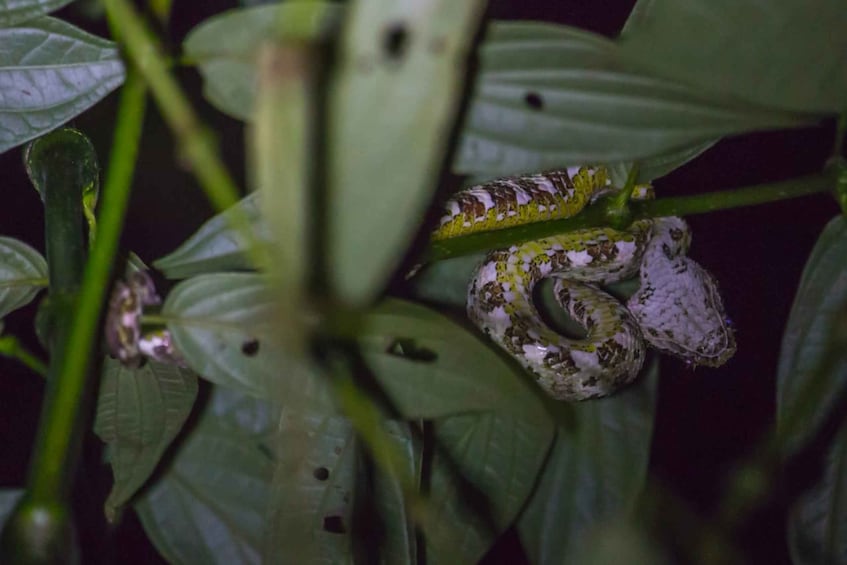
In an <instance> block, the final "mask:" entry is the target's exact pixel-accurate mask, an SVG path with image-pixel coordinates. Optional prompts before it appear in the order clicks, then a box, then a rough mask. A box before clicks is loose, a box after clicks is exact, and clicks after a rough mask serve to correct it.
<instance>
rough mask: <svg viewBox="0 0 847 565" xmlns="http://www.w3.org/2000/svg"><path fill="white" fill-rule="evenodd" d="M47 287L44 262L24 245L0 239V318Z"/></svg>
mask: <svg viewBox="0 0 847 565" xmlns="http://www.w3.org/2000/svg"><path fill="white" fill-rule="evenodd" d="M45 286H47V261H45V260H44V257H42V256H41V253H39V252H38V251H36V250H35V249H33V248H32V247H30V246H29V245H27V244H26V243H24V242H22V241H20V240H17V239H14V238H11V237H3V236H0V318H2V317H3V316H5V315H6V314H8V313H9V312H12V311H13V310H16V309H18V308H20V307H21V306H24V305H26V304H28V303H29V302H30V301H31V300H32V299H33V298H35V295H36V294H38V291H39V290H41V289H42V288H44V287H45Z"/></svg>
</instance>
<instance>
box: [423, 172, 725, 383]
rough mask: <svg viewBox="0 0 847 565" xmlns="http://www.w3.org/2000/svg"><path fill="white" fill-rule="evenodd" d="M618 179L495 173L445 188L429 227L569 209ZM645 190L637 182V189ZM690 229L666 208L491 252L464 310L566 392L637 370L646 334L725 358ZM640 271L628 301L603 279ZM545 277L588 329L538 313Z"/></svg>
mask: <svg viewBox="0 0 847 565" xmlns="http://www.w3.org/2000/svg"><path fill="white" fill-rule="evenodd" d="M613 190H614V189H613V188H612V187H611V184H610V182H609V179H608V175H607V173H606V170H605V169H604V168H603V167H574V168H569V169H567V170H559V171H553V172H549V173H545V174H539V175H530V176H523V177H515V178H508V179H501V180H497V181H493V182H491V183H487V184H484V185H480V186H475V187H472V188H469V189H467V190H464V191H462V192H459V193H457V194H456V195H455V196H454V197H453V198H452V199H450V200H449V201H448V202H447V204H446V206H445V214H444V216H443V217H442V218H441V222H440V226H439V227H438V228H437V229H436V230H435V232H434V233H433V235H432V238H433V239H435V240H438V239H448V238H451V237H457V236H460V235H465V234H469V233H475V232H480V231H489V230H494V229H501V228H504V227H510V226H514V225H520V224H524V223H529V222H535V221H543V220H547V219H555V218H566V217H570V216H574V215H576V214H578V213H579V212H580V211H581V210H582V209H583V208H584V207H585V206H586V205H587V204H589V203H590V202H592V201H593V200H595V199H596V198H597V197H598V196H600V195H603V194H607V193H609V192H612V191H613ZM645 195H646V190H645V188H644V187H641V188H639V189H638V193H637V194H635V197H644V196H645ZM690 240H691V237H690V232H689V230H688V226H687V225H686V224H685V222H684V221H683V220H682V219H681V218H677V217H669V218H656V219H652V220H639V221H636V222H634V223H633V224H632V225H631V226H630V227H629V228H627V229H626V230H622V231H621V230H615V229H612V228H592V229H585V230H580V231H575V232H571V233H567V234H564V235H560V236H555V237H547V238H544V239H540V240H536V241H530V242H526V243H523V244H520V245H513V246H511V247H509V248H508V249H501V250H496V251H492V252H491V253H489V254H488V256H487V257H486V258H485V260H484V261H483V263H482V264H481V265H480V266H479V268H478V269H477V271H476V274H475V276H474V278H473V280H472V282H471V284H470V288H469V290H468V304H467V310H468V315H469V317H470V318H471V320H473V321H474V323H475V324H476V325H477V326H478V327H479V328H480V329H482V330H483V331H484V332H485V333H486V334H488V335H489V336H490V337H491V339H492V340H493V341H494V342H495V343H497V344H498V345H499V346H500V347H502V348H503V349H505V350H506V351H507V352H508V353H509V354H511V355H512V356H513V357H515V358H516V359H517V360H518V361H519V362H520V363H521V364H522V365H523V366H525V367H526V368H527V369H529V370H530V371H531V372H533V373H534V374H535V375H536V377H537V381H538V383H539V384H540V385H541V386H542V387H543V388H544V389H545V390H546V391H547V392H548V393H549V394H550V395H551V396H553V397H554V398H557V399H561V400H583V399H587V398H593V397H598V396H605V395H608V394H611V393H612V392H614V391H615V390H617V389H618V388H620V387H622V386H624V385H625V384H627V383H629V382H630V381H632V380H633V379H634V378H635V377H636V376H637V375H638V372H639V370H640V369H641V365H642V364H643V361H644V356H645V349H646V346H645V341H646V342H647V343H649V344H650V345H652V346H653V347H655V348H656V349H658V350H660V351H663V352H667V353H671V354H674V355H676V356H678V357H681V358H682V359H684V360H686V361H687V362H689V363H690V364H692V365H707V366H719V365H721V364H723V363H724V362H725V361H726V360H728V359H729V358H730V357H731V356H732V355H733V354H734V352H735V338H734V335H733V331H732V328H731V327H730V326H729V324H728V321H727V317H726V315H725V313H724V308H723V303H722V301H721V297H720V294H719V293H718V289H717V283H716V282H715V280H714V278H713V277H712V276H711V275H710V274H709V273H708V272H707V271H706V270H705V269H703V268H702V267H701V266H700V265H698V264H697V263H696V262H694V261H693V260H692V259H690V258H688V257H686V256H685V254H686V253H687V251H688V246H689V243H690ZM636 273H639V276H640V280H641V286H640V288H639V290H638V292H636V293H635V295H633V296H632V297H631V298H630V300H629V301H628V303H627V305H626V307H625V306H624V305H623V304H621V303H620V302H618V301H617V300H616V299H614V298H613V297H611V296H610V295H608V294H606V293H605V292H603V291H602V290H601V289H600V288H599V285H605V284H609V283H613V282H617V281H620V280H624V279H626V278H629V277H631V276H633V275H635V274H636ZM547 277H554V278H555V283H554V293H555V297H556V299H557V301H558V302H559V304H561V305H562V307H563V308H565V309H566V310H567V311H568V312H569V314H570V316H571V317H572V318H573V319H574V320H575V321H576V322H578V323H579V324H581V325H582V326H583V327H584V328H585V330H586V331H587V336H586V337H585V339H570V338H567V337H565V336H563V335H560V334H558V333H556V332H555V331H553V330H552V329H550V328H549V327H548V326H547V325H546V324H545V323H544V321H543V320H542V319H541V316H540V315H539V313H538V310H537V309H536V307H535V305H534V303H533V290H534V289H535V287H536V285H537V284H538V282H539V281H541V280H542V279H544V278H547Z"/></svg>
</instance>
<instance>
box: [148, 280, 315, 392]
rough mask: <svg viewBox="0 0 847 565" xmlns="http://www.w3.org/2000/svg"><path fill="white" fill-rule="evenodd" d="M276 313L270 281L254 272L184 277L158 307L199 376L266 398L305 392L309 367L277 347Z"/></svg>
mask: <svg viewBox="0 0 847 565" xmlns="http://www.w3.org/2000/svg"><path fill="white" fill-rule="evenodd" d="M275 312H276V301H275V299H274V294H273V288H272V286H271V285H270V284H269V283H268V280H267V279H266V278H265V277H264V276H262V275H258V274H255V273H219V274H210V275H200V276H197V277H193V278H191V279H188V280H185V281H182V282H181V283H180V284H178V285H177V286H176V287H174V289H173V290H172V291H171V292H170V294H168V296H167V298H166V299H165V304H164V306H163V308H162V314H163V316H165V318H166V319H167V326H168V329H169V330H170V331H171V334H172V336H173V340H174V344H175V345H176V348H177V350H178V351H180V352H181V353H182V354H183V356H184V357H185V359H186V361H187V362H188V365H189V366H190V367H191V368H192V369H193V370H194V371H195V372H196V373H197V374H198V375H202V376H203V377H204V378H206V379H208V380H210V381H212V382H215V383H218V384H221V385H224V386H228V387H232V388H236V389H238V390H241V391H243V392H247V393H249V394H252V395H255V396H258V397H260V398H265V399H268V400H281V399H288V398H289V397H290V395H292V394H298V395H308V394H309V389H308V385H307V384H306V383H310V382H312V381H311V380H310V379H308V378H307V377H308V370H307V369H306V368H304V367H302V365H301V364H297V363H295V362H293V361H292V360H291V359H288V358H287V357H286V356H285V354H284V352H283V351H282V348H280V347H279V346H278V343H277V339H276V336H275V335H274V331H273V328H274V316H275Z"/></svg>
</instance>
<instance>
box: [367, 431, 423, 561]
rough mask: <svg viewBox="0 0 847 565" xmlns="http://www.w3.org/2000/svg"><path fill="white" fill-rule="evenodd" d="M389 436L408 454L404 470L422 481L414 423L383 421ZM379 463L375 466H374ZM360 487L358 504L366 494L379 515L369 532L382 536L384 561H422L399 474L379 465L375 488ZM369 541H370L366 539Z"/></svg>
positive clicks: (418, 443)
mask: <svg viewBox="0 0 847 565" xmlns="http://www.w3.org/2000/svg"><path fill="white" fill-rule="evenodd" d="M384 427H385V432H386V434H387V436H388V438H389V439H390V440H391V442H393V443H394V444H395V446H396V448H397V450H398V452H400V453H402V454H403V455H404V456H405V463H406V469H405V470H404V472H405V474H406V475H407V476H409V477H415V479H416V481H417V482H418V483H419V482H420V470H421V445H420V442H418V441H416V434H415V433H413V431H412V426H411V425H410V424H408V423H406V422H396V421H389V422H385V424H384ZM375 467H376V466H375ZM363 482H365V481H360V488H359V489H358V491H357V504H361V499H363V498H365V499H366V501H365V503H366V504H370V505H372V506H373V507H374V508H375V510H376V514H377V515H378V516H379V518H380V522H379V524H378V525H379V526H381V527H371V528H368V530H370V531H369V532H368V533H370V534H371V535H379V536H380V538H379V539H380V542H381V543H380V546H379V552H380V557H381V559H382V562H383V563H398V564H399V563H408V564H409V565H415V564H417V563H419V562H420V561H419V559H418V547H417V535H416V532H415V527H414V525H413V524H412V522H411V520H410V516H411V510H410V508H409V507H408V505H407V503H406V497H405V493H404V491H403V488H402V485H401V484H400V481H399V480H398V479H397V476H396V475H392V474H389V473H386V472H385V471H384V470H383V469H380V468H379V467H376V468H375V469H374V472H373V486H372V490H368V489H365V488H361V483H363ZM369 486H370V485H369ZM366 543H367V542H366Z"/></svg>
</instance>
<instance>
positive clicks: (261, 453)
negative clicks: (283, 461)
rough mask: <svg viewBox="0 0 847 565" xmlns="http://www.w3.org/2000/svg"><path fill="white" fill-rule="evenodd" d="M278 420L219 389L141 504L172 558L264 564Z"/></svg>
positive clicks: (159, 544) (154, 536) (144, 518)
mask: <svg viewBox="0 0 847 565" xmlns="http://www.w3.org/2000/svg"><path fill="white" fill-rule="evenodd" d="M277 421H278V415H277V410H275V409H274V408H272V407H271V405H269V404H267V403H265V402H262V401H259V400H256V399H254V398H251V397H249V396H245V395H243V394H240V393H238V392H236V391H233V390H227V389H225V388H223V387H215V388H214V389H213V393H212V395H211V398H210V399H209V402H208V405H207V406H206V408H205V410H204V413H203V416H202V417H201V419H200V421H199V422H198V424H197V427H196V428H195V429H193V430H192V431H191V433H190V435H189V436H188V438H187V439H186V441H185V443H184V444H182V445H181V446H180V447H179V450H178V451H177V452H176V454H175V456H174V459H173V461H171V464H170V466H169V467H168V469H167V470H166V472H165V473H164V474H163V475H162V476H161V477H160V478H159V480H158V481H157V482H156V483H155V484H153V485H152V486H151V487H150V488H149V489H147V490H145V491H144V492H143V493H142V494H141V496H140V497H139V498H138V499H137V501H136V503H135V510H136V511H137V512H138V515H139V517H140V518H141V523H142V524H143V526H144V529H145V531H146V532H147V535H148V536H149V537H150V539H151V540H152V541H153V543H154V544H155V546H156V548H157V549H158V550H159V552H160V553H161V554H162V555H163V556H164V557H165V559H167V560H168V561H169V562H170V563H174V564H194V563H210V564H214V563H220V564H222V565H223V564H227V565H228V564H230V563H260V562H261V558H260V555H261V546H262V538H263V536H264V534H265V530H266V524H267V519H266V513H267V507H268V501H269V500H270V495H271V476H272V474H273V469H274V458H275V454H274V453H273V451H272V450H271V449H270V445H272V442H271V437H272V434H273V433H274V428H275V427H276V422H277Z"/></svg>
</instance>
